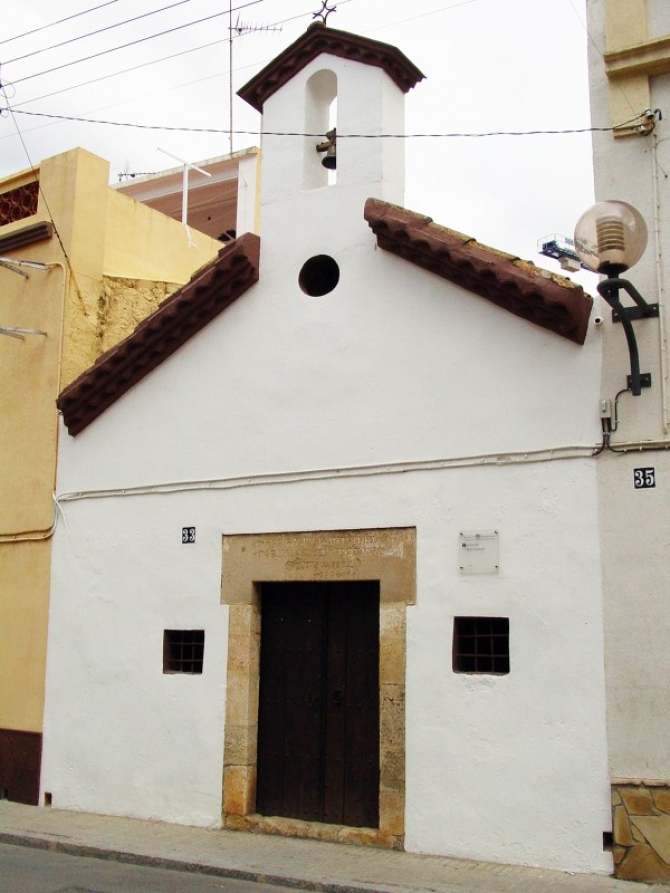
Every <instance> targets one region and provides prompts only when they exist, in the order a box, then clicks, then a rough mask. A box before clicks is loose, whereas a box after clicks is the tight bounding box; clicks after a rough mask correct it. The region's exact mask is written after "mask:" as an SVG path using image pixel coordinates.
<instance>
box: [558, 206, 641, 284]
mask: <svg viewBox="0 0 670 893" xmlns="http://www.w3.org/2000/svg"><path fill="white" fill-rule="evenodd" d="M646 247H647V225H646V223H645V222H644V218H643V217H642V215H641V214H640V212H639V211H638V210H637V209H636V208H634V207H633V206H632V205H629V204H627V203H626V202H619V201H606V202H598V203H597V204H595V205H593V207H591V208H589V209H588V211H585V212H584V213H583V214H582V216H581V217H580V218H579V220H578V221H577V226H576V227H575V250H576V251H577V254H578V255H579V258H580V260H581V261H582V263H583V264H585V265H586V266H587V267H588V268H589V269H590V270H593V271H594V272H596V273H605V274H608V275H617V274H618V273H620V272H623V271H624V270H627V269H628V268H629V267H632V266H633V264H636V263H637V262H638V261H639V259H640V258H641V257H642V255H643V253H644V249H645V248H646Z"/></svg>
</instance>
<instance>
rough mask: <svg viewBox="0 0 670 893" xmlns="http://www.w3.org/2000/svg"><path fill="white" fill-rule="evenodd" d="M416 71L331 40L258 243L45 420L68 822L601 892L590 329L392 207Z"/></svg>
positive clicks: (348, 41)
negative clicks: (446, 867) (371, 854)
mask: <svg viewBox="0 0 670 893" xmlns="http://www.w3.org/2000/svg"><path fill="white" fill-rule="evenodd" d="M422 77H423V76H422V74H421V72H420V71H419V69H417V68H416V66H415V65H414V64H413V63H412V62H410V61H409V60H408V59H407V58H406V57H405V56H404V55H403V54H402V53H401V52H399V51H398V50H397V49H396V48H394V47H391V46H388V45H386V44H383V43H380V42H378V41H374V40H370V39H368V38H362V37H359V36H356V35H353V34H348V33H346V32H342V31H338V30H335V29H333V28H330V27H326V26H324V25H322V24H315V25H312V26H311V27H310V28H309V29H308V30H307V31H306V32H305V34H303V36H302V37H300V38H299V39H298V40H297V41H296V42H295V43H294V44H293V45H291V46H290V47H288V48H287V49H286V50H285V51H284V52H283V53H282V54H281V55H280V56H279V57H277V58H276V59H275V60H273V61H272V62H271V63H270V64H269V65H268V66H267V67H266V68H265V69H264V70H263V71H262V72H261V73H260V74H259V75H257V76H256V77H255V78H254V79H253V80H252V81H251V82H250V83H249V84H247V86H246V87H244V88H243V89H242V90H241V91H240V95H241V96H242V98H243V99H245V100H246V101H247V102H249V103H250V104H251V105H252V106H254V107H255V108H257V109H259V110H260V111H261V112H262V114H263V131H264V133H266V134H267V136H266V137H264V143H263V147H262V149H263V165H262V178H261V235H260V237H258V236H256V235H253V234H251V233H246V234H238V238H236V239H235V240H234V241H231V242H230V243H228V244H226V245H225V246H224V247H223V248H222V249H221V251H220V253H219V255H218V257H217V258H216V259H215V260H214V261H212V262H211V263H209V264H207V265H206V266H205V267H203V268H202V269H200V270H199V271H198V272H197V273H196V274H195V275H194V277H193V278H192V280H191V281H190V282H189V283H188V284H187V285H185V286H184V287H182V288H180V289H179V290H178V291H177V292H176V293H175V294H174V295H172V296H171V297H169V298H168V299H167V300H166V301H164V303H163V304H162V305H161V306H160V307H159V309H158V310H157V311H156V312H155V313H154V314H153V315H152V316H150V317H149V318H148V319H146V320H145V321H144V322H142V323H141V324H140V325H139V326H138V328H137V329H136V330H135V331H134V333H133V334H132V335H130V336H129V337H128V338H126V339H125V340H124V341H122V342H121V343H119V344H118V345H117V346H115V347H113V348H112V349H111V350H110V351H109V352H108V353H106V354H105V355H103V356H102V357H101V358H100V359H99V360H98V361H97V362H96V364H95V365H94V366H93V367H91V368H90V369H88V370H87V371H86V372H84V373H83V375H81V376H80V377H79V378H78V379H77V380H75V381H74V382H73V383H72V384H71V385H70V386H68V387H67V389H66V390H65V391H64V392H63V393H62V394H61V395H60V398H59V408H60V410H61V412H62V430H61V433H60V454H59V476H58V493H57V499H58V507H59V512H60V516H61V521H60V523H59V525H58V529H57V531H56V534H55V540H54V559H53V569H52V593H51V608H50V622H49V643H48V662H47V692H46V712H45V718H44V743H43V763H42V775H41V789H42V790H41V794H42V797H43V798H44V797H45V796H46V795H47V794H48V795H49V800H50V802H52V804H53V805H54V806H55V807H60V808H68V809H80V810H86V811H92V812H98V813H106V814H112V815H126V816H136V817H142V818H153V819H159V820H164V821H169V822H182V823H188V824H194V825H202V826H212V827H220V826H226V827H232V828H239V829H241V830H244V829H248V830H254V831H259V830H260V831H263V830H268V831H275V832H276V831H279V832H281V833H285V834H293V835H307V834H309V835H310V836H320V837H323V839H329V840H340V841H349V842H356V843H368V844H375V845H381V846H391V847H396V848H404V849H406V850H408V851H412V852H421V853H434V854H443V855H452V856H460V857H465V858H477V859H485V860H492V861H499V862H508V863H518V864H526V865H539V866H545V867H552V868H559V869H566V870H572V871H600V872H608V871H611V867H612V862H611V854H609V853H608V852H605V851H604V849H603V833H604V832H609V831H610V829H611V827H612V826H611V812H610V785H609V777H608V765H607V747H606V732H605V728H606V723H605V679H604V658H603V624H602V579H601V565H600V546H599V535H598V494H597V480H596V469H595V462H596V459H595V458H594V456H593V452H594V445H595V444H597V443H598V442H599V439H600V431H601V429H600V422H599V418H598V414H597V408H598V400H599V382H600V366H601V349H600V340H599V339H597V338H594V337H592V336H593V333H592V331H591V327H592V322H591V309H592V301H591V298H590V297H588V296H587V295H585V294H584V292H583V291H582V289H581V288H580V287H579V286H576V285H574V284H573V283H571V282H570V281H568V280H566V279H563V278H562V277H559V276H556V275H554V274H551V273H548V272H546V271H543V270H540V269H538V268H536V267H535V266H534V265H533V264H532V263H528V262H525V261H522V260H520V259H518V258H515V257H512V256H510V255H507V254H504V253H502V252H499V251H496V250H495V249H492V248H488V247H486V246H484V245H482V244H480V243H478V242H477V241H476V240H475V239H472V238H469V237H468V236H464V235H462V234H461V233H457V232H454V231H452V230H449V229H447V228H445V227H442V226H439V225H437V224H435V223H433V222H432V221H431V220H430V219H428V218H426V217H423V216H421V215H420V214H419V213H416V212H414V211H410V210H407V209H405V208H404V207H403V177H404V157H403V151H404V149H403V143H404V141H403V140H402V139H386V138H384V135H387V134H399V133H402V132H403V103H404V94H405V93H407V92H408V91H409V90H410V89H412V88H413V87H414V86H415V85H416V84H417V83H418V82H419V81H420V80H421V79H422ZM335 101H336V102H335ZM333 114H336V120H333V118H332V115H333ZM333 129H336V133H335V134H332V130H333ZM329 133H330V137H327V136H326V134H329ZM281 134H305V135H304V136H294V135H291V136H289V135H281ZM352 134H366V135H369V136H372V137H377V138H365V139H363V138H355V137H353V136H351V135H352ZM324 143H329V146H328V148H327V150H324V151H319V150H318V149H317V146H318V147H319V148H321V149H323V144H324ZM324 158H328V159H329V161H330V163H332V161H333V159H334V160H335V164H336V167H335V169H334V170H330V171H329V170H328V169H327V168H326V167H324V165H323V163H322V162H323V161H324ZM138 250H140V251H141V245H138Z"/></svg>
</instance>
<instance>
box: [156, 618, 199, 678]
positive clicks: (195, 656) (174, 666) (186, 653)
mask: <svg viewBox="0 0 670 893" xmlns="http://www.w3.org/2000/svg"><path fill="white" fill-rule="evenodd" d="M204 656H205V631H204V629H166V630H165V631H164V633H163V672H164V673H190V674H191V675H195V674H197V673H202V663H203V659H204Z"/></svg>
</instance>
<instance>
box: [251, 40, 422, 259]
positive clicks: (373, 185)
mask: <svg viewBox="0 0 670 893" xmlns="http://www.w3.org/2000/svg"><path fill="white" fill-rule="evenodd" d="M422 78H423V74H422V73H421V72H420V71H419V69H418V68H416V66H415V65H413V64H412V63H411V62H410V61H409V59H407V57H406V56H404V55H403V53H401V52H400V51H399V50H398V49H396V48H395V47H393V46H390V45H389V44H385V43H381V42H379V41H375V40H370V39H368V38H364V37H359V36H357V35H355V34H350V33H348V32H346V31H338V30H336V29H334V28H330V27H327V26H326V25H325V24H323V23H322V22H316V23H314V24H312V25H311V26H310V27H309V28H308V29H307V31H306V32H305V33H304V34H303V35H302V36H301V37H300V38H298V40H297V41H295V42H294V43H293V44H291V46H289V47H288V48H287V49H286V50H284V51H283V52H282V53H281V54H280V55H279V56H277V57H276V58H275V59H274V60H273V61H272V62H270V63H269V64H268V65H267V66H266V67H265V68H264V69H263V70H262V71H261V72H259V74H258V75H256V77H254V78H253V79H252V80H251V81H249V82H248V83H247V84H246V86H244V87H243V88H242V89H241V90H240V91H239V96H241V97H242V99H244V100H245V101H246V102H248V103H249V104H250V105H251V106H253V108H255V109H257V110H258V111H260V112H261V113H262V115H263V125H262V130H263V137H262V165H263V167H262V183H261V233H262V238H263V241H264V243H265V244H264V251H265V248H266V246H267V247H268V248H269V246H268V242H271V243H272V244H273V245H276V243H277V242H278V241H279V242H282V243H284V249H282V250H285V251H288V252H289V253H290V252H291V244H290V243H291V236H293V239H294V240H295V239H298V238H300V240H301V242H302V244H303V246H304V245H305V239H307V240H308V241H314V242H315V244H316V242H318V240H319V237H320V236H324V235H325V234H326V232H330V234H331V237H332V233H333V231H334V230H335V231H336V230H337V229H338V228H344V229H345V230H347V228H348V231H349V232H351V227H352V225H354V221H358V222H360V223H362V209H363V205H364V203H365V200H366V199H367V198H370V197H374V198H379V199H382V200H384V201H388V202H392V203H394V204H402V203H403V196H404V140H403V139H398V138H397V137H393V136H391V134H396V135H397V134H402V133H403V132H404V94H405V93H407V92H408V91H409V90H410V89H411V88H412V87H413V86H414V85H415V84H416V83H418V81H420V80H421V79H422ZM324 162H325V164H324ZM361 228H362V227H361ZM287 242H288V243H289V244H286V243H287ZM269 250H270V251H271V252H272V248H269ZM315 250H316V249H315ZM266 259H267V255H266Z"/></svg>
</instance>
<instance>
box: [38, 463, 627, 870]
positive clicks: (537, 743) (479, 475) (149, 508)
mask: <svg viewBox="0 0 670 893" xmlns="http://www.w3.org/2000/svg"><path fill="white" fill-rule="evenodd" d="M576 505H579V510H577V509H576V508H575V507H576ZM63 510H64V514H65V518H66V520H67V533H63V535H62V536H60V537H59V541H58V545H57V560H56V567H55V569H54V598H53V601H52V615H51V625H50V651H49V654H50V659H49V672H48V680H47V682H48V698H47V704H48V706H47V716H46V719H45V750H44V765H43V772H42V782H43V790H45V791H49V792H50V793H51V794H52V796H53V803H54V805H56V806H58V807H62V808H75V809H85V810H92V811H96V812H105V813H118V814H130V815H136V816H142V817H154V818H161V819H164V820H169V821H181V822H188V823H194V824H213V825H216V824H217V823H218V821H219V817H220V810H221V772H222V751H223V733H224V704H225V675H226V628H227V608H226V607H223V606H221V605H220V604H219V598H220V572H221V535H222V533H226V534H231V533H241V532H244V533H247V532H268V531H269V532H272V531H284V530H311V529H316V530H319V529H350V528H356V527H361V528H366V527H385V526H414V525H415V526H416V527H417V540H418V587H417V602H416V605H415V606H413V607H410V608H409V609H408V621H409V623H408V642H407V668H406V681H407V715H406V726H407V744H406V746H407V790H406V795H407V801H406V827H407V833H406V847H407V849H408V850H411V851H419V852H429V853H442V854H452V855H457V856H464V857H475V858H483V859H491V860H495V861H503V862H519V863H524V864H535V865H544V866H552V867H558V868H565V869H569V870H603V871H606V870H609V868H610V867H611V866H610V863H609V857H608V855H607V854H604V853H603V852H602V831H603V830H607V829H608V827H609V813H608V789H607V774H606V752H605V741H604V695H603V690H604V683H603V665H602V634H601V625H600V609H601V603H600V581H599V571H598V562H597V553H598V549H597V539H596V535H595V532H594V531H595V523H596V520H595V518H596V494H595V482H594V477H593V469H592V467H591V463H590V462H589V461H576V462H571V463H569V466H568V463H553V464H537V465H527V466H522V467H515V468H485V469H465V470H448V471H443V472H426V473H413V474H396V475H385V476H378V477H364V478H359V477H351V478H345V479H342V480H334V481H316V482H305V483H298V484H284V485H276V486H269V487H248V488H240V489H236V490H233V491H228V492H223V493H222V492H217V493H215V492H196V493H179V494H172V495H151V496H134V497H125V498H124V497H119V498H107V499H99V500H95V499H91V500H83V501H79V502H74V503H73V502H70V503H65V504H64V505H63ZM187 525H188V526H196V528H197V541H196V544H195V545H193V546H183V545H182V544H181V528H182V526H187ZM464 529H465V530H476V529H498V530H499V532H500V544H501V556H500V557H501V560H500V567H501V569H500V572H499V573H498V574H495V575H490V576H488V575H487V576H477V577H474V576H471V577H463V576H462V575H461V574H460V572H459V570H458V558H459V556H458V536H459V533H460V531H461V530H464ZM461 614H464V615H466V616H470V615H483V616H506V617H509V618H510V642H511V645H510V651H511V672H510V674H509V675H508V676H503V677H492V676H471V675H459V674H455V673H453V672H452V669H451V637H452V631H453V617H454V616H456V615H461ZM165 628H185V629H192V628H202V629H204V630H205V635H206V640H205V641H206V644H205V663H204V673H203V675H202V676H201V677H200V676H194V677H180V676H164V675H162V633H163V629H165ZM63 692H73V693H76V694H75V696H74V697H68V698H63V697H62V696H61V697H59V696H58V693H63Z"/></svg>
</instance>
